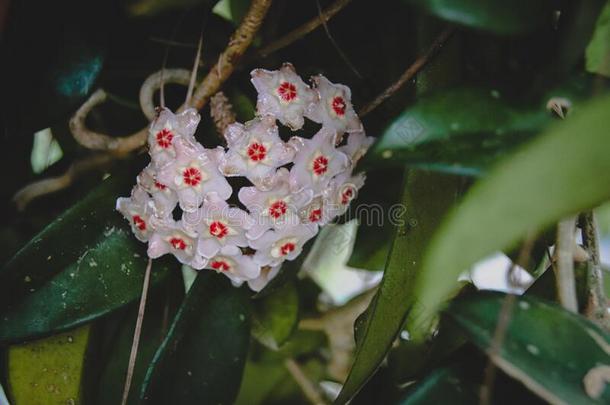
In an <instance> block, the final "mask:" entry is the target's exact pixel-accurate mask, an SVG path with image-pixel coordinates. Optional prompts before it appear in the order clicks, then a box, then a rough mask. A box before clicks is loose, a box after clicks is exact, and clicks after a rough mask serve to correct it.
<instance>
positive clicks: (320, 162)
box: [312, 155, 328, 176]
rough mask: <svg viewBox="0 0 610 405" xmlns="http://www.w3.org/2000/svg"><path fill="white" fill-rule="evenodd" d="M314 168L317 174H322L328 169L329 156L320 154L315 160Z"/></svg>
mask: <svg viewBox="0 0 610 405" xmlns="http://www.w3.org/2000/svg"><path fill="white" fill-rule="evenodd" d="M312 169H313V172H314V174H315V175H316V176H321V175H323V174H324V173H326V171H327V170H328V158H327V157H326V156H324V155H320V156H318V157H316V158H315V159H314V160H313V163H312Z"/></svg>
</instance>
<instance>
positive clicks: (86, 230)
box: [0, 178, 177, 342]
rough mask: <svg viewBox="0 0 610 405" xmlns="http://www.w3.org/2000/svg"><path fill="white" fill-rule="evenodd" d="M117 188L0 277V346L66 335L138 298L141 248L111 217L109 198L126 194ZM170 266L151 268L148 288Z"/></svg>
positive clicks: (108, 185) (78, 211)
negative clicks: (36, 338)
mask: <svg viewBox="0 0 610 405" xmlns="http://www.w3.org/2000/svg"><path fill="white" fill-rule="evenodd" d="M124 183H125V180H123V179H117V178H111V179H108V180H106V181H104V182H103V183H102V184H101V185H100V186H99V187H98V188H97V189H96V190H94V191H93V192H91V193H90V194H89V195H88V196H87V197H86V198H84V199H83V200H82V201H81V202H79V203H77V204H76V205H75V206H73V207H72V208H71V209H69V210H68V211H66V212H65V213H64V214H62V215H60V216H59V217H58V218H57V219H56V220H55V221H53V222H52V223H51V224H50V225H48V226H47V227H46V228H45V229H44V230H43V231H42V232H40V233H39V234H38V235H37V236H35V237H34V238H33V239H32V241H30V242H29V243H28V244H27V245H26V246H25V247H24V248H23V249H22V250H21V251H19V252H18V253H17V254H16V255H15V257H13V259H11V261H9V263H8V264H7V265H6V266H5V267H4V268H2V270H0V280H1V281H0V297H1V298H0V300H1V301H2V303H3V304H2V305H1V306H0V342H7V341H9V342H14V341H22V340H26V339H31V338H33V337H38V336H43V335H48V334H51V333H54V332H58V331H63V330H66V329H68V328H72V327H74V326H76V325H80V324H82V323H84V322H88V321H91V320H93V319H95V318H97V317H100V316H102V315H104V314H107V313H108V312H110V311H112V310H114V309H116V308H119V307H121V306H123V305H125V304H127V303H129V302H131V301H133V300H135V299H136V298H137V297H138V296H139V295H140V293H141V290H142V281H143V274H144V269H145V267H146V262H147V259H146V250H145V245H144V244H142V243H140V242H138V241H137V240H136V239H135V238H134V237H133V235H132V234H131V230H130V229H129V226H128V224H127V223H126V222H125V220H124V219H123V218H122V217H121V216H120V214H119V213H117V212H116V211H115V210H114V202H115V200H116V198H117V197H118V196H119V195H126V194H128V190H129V188H125V187H124V186H123V184H124ZM173 265H174V262H173V261H172V260H171V258H164V259H161V260H157V261H155V264H154V267H153V273H152V274H153V275H152V281H151V282H152V285H153V286H155V285H157V284H158V283H159V282H161V281H162V280H163V279H164V278H165V277H166V276H167V274H168V271H169V269H170V267H172V266H173ZM174 267H177V265H176V266H174ZM176 271H177V270H176Z"/></svg>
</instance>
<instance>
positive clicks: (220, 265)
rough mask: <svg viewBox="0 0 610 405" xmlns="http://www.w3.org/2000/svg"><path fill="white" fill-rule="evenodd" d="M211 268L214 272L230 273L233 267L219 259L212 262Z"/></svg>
mask: <svg viewBox="0 0 610 405" xmlns="http://www.w3.org/2000/svg"><path fill="white" fill-rule="evenodd" d="M210 267H211V268H213V269H214V270H220V271H228V270H229V269H230V268H231V265H230V264H229V263H227V262H226V261H224V260H220V259H217V260H212V262H211V263H210Z"/></svg>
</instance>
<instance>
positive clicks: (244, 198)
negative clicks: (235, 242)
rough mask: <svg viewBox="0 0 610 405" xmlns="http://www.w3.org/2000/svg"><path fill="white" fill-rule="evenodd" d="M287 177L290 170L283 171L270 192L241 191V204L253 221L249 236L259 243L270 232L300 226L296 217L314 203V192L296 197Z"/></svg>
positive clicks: (304, 192) (243, 188)
mask: <svg viewBox="0 0 610 405" xmlns="http://www.w3.org/2000/svg"><path fill="white" fill-rule="evenodd" d="M288 176H289V174H288V170H287V169H285V168H280V169H278V171H277V172H276V174H275V177H274V178H273V181H272V183H271V186H270V188H269V189H268V190H261V189H259V188H257V187H242V188H241V189H240V190H239V193H238V197H239V201H241V202H242V204H244V205H245V206H246V208H248V211H250V215H252V218H253V219H254V225H253V226H252V227H251V228H250V230H249V231H248V233H247V236H248V238H250V239H256V238H258V237H259V236H260V235H262V234H263V232H265V231H266V230H268V229H271V228H276V229H279V228H285V227H290V226H294V225H298V224H299V223H300V220H299V217H298V215H297V213H298V211H299V210H300V209H301V208H302V207H304V206H305V205H306V204H308V203H309V202H310V201H311V199H312V196H313V195H312V194H313V193H312V191H311V190H302V191H300V192H297V193H293V192H292V191H291V190H290V185H289V183H288Z"/></svg>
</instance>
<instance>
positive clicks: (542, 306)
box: [446, 292, 610, 404]
mask: <svg viewBox="0 0 610 405" xmlns="http://www.w3.org/2000/svg"><path fill="white" fill-rule="evenodd" d="M505 298H506V295H505V294H501V293H495V292H480V293H478V294H475V295H470V296H467V297H463V298H460V299H457V300H455V301H453V302H452V303H451V304H450V305H449V308H448V309H447V311H446V313H447V314H448V316H449V317H450V319H452V320H453V321H455V322H456V323H457V324H458V325H459V326H460V327H461V328H462V329H463V331H464V332H465V333H466V334H467V336H468V337H469V338H470V340H471V341H472V342H473V343H474V344H476V345H477V346H479V347H480V348H481V349H483V350H489V347H490V346H491V342H492V340H493V336H494V332H495V330H496V326H497V323H498V318H499V314H500V311H501V310H502V308H503V303H504V300H505ZM609 347H610V336H609V335H608V334H607V333H606V332H604V331H603V330H602V329H601V328H599V327H597V326H596V325H595V324H593V323H592V322H590V321H588V320H586V319H585V318H583V317H582V316H580V315H576V314H573V313H571V312H568V311H566V310H564V309H562V308H561V307H559V306H558V305H552V304H550V303H548V302H546V301H543V300H540V299H537V298H534V297H530V296H527V297H526V296H523V297H518V298H516V302H515V305H514V306H513V307H512V311H511V317H510V323H509V324H508V330H507V333H506V335H505V337H504V343H503V345H502V348H501V349H500V352H499V354H498V356H497V357H493V358H492V360H493V361H494V362H495V363H496V365H497V366H498V367H500V368H501V369H502V370H503V371H504V372H505V373H507V374H508V375H510V376H511V377H513V378H515V379H518V380H519V381H521V382H522V383H523V384H524V385H525V386H526V387H528V388H529V389H530V390H532V391H533V392H534V393H536V394H537V395H538V396H540V397H542V398H544V399H545V400H546V401H548V402H550V403H552V404H602V403H608V402H609V401H610V389H609V388H608V387H606V389H605V390H604V389H603V386H602V391H601V393H600V396H599V397H598V398H593V397H592V396H590V395H588V394H587V393H586V392H585V389H584V384H585V380H586V379H587V378H590V377H587V378H586V377H585V376H586V375H587V373H589V372H590V371H592V370H593V369H594V368H595V367H597V366H600V365H604V364H605V365H609V364H610V350H609Z"/></svg>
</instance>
